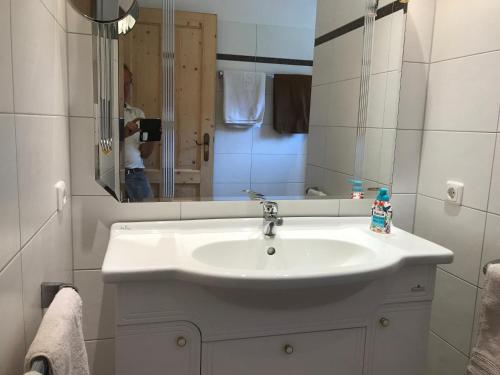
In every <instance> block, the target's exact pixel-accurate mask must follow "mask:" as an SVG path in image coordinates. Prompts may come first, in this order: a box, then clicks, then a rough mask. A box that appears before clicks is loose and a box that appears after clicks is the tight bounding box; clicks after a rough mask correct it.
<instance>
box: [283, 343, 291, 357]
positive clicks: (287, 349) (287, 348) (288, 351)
mask: <svg viewBox="0 0 500 375" xmlns="http://www.w3.org/2000/svg"><path fill="white" fill-rule="evenodd" d="M283 351H284V352H285V353H286V354H288V355H290V354H293V346H292V345H285V346H284V347H283Z"/></svg>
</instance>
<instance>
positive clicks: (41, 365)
mask: <svg viewBox="0 0 500 375" xmlns="http://www.w3.org/2000/svg"><path fill="white" fill-rule="evenodd" d="M64 288H71V289H73V290H75V291H76V292H77V293H78V289H77V288H76V287H75V286H73V285H71V284H65V283H42V285H41V288H40V289H41V308H42V309H46V308H48V307H49V306H50V304H51V303H52V301H53V300H54V298H55V296H56V294H57V293H58V292H59V291H60V290H61V289H64ZM31 371H35V372H38V373H39V374H41V375H49V373H50V371H49V362H48V361H47V358H45V357H37V358H35V359H33V361H32V362H31Z"/></svg>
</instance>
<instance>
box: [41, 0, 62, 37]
mask: <svg viewBox="0 0 500 375" xmlns="http://www.w3.org/2000/svg"><path fill="white" fill-rule="evenodd" d="M41 1H42V3H43V4H44V5H45V6H46V7H47V9H48V11H49V12H50V14H52V16H53V17H54V18H55V19H56V21H57V22H58V23H59V25H61V27H62V28H63V29H65V30H66V0H41Z"/></svg>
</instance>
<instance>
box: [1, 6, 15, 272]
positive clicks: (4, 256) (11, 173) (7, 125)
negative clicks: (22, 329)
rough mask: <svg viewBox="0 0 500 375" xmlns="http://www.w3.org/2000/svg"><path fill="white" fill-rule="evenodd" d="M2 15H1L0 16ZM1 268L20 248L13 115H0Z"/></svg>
mask: <svg viewBox="0 0 500 375" xmlns="http://www.w3.org/2000/svg"><path fill="white" fill-rule="evenodd" d="M0 17H1V16H0ZM0 129H1V131H2V136H1V137H0V160H2V165H1V167H0V171H1V173H2V179H1V180H0V191H1V192H2V193H1V195H0V206H1V207H2V215H1V216H0V238H2V241H1V242H0V269H2V268H3V267H4V266H5V265H6V264H7V262H8V261H9V260H10V259H12V257H13V256H14V254H16V252H17V251H18V250H19V248H20V234H19V200H18V194H17V164H16V131H15V125H14V116H13V115H0Z"/></svg>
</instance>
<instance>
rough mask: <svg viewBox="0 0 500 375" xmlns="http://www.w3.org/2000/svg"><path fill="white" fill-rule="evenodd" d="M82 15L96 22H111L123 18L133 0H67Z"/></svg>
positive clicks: (132, 4) (131, 6)
mask: <svg viewBox="0 0 500 375" xmlns="http://www.w3.org/2000/svg"><path fill="white" fill-rule="evenodd" d="M69 3H70V4H71V5H72V6H73V8H75V10H76V11H78V12H79V13H80V14H82V15H83V16H85V17H87V18H88V19H90V20H91V21H94V22H98V23H112V22H117V21H119V20H121V19H123V18H125V17H126V16H127V15H128V14H129V13H130V12H131V10H132V9H133V7H134V5H135V0H69Z"/></svg>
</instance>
